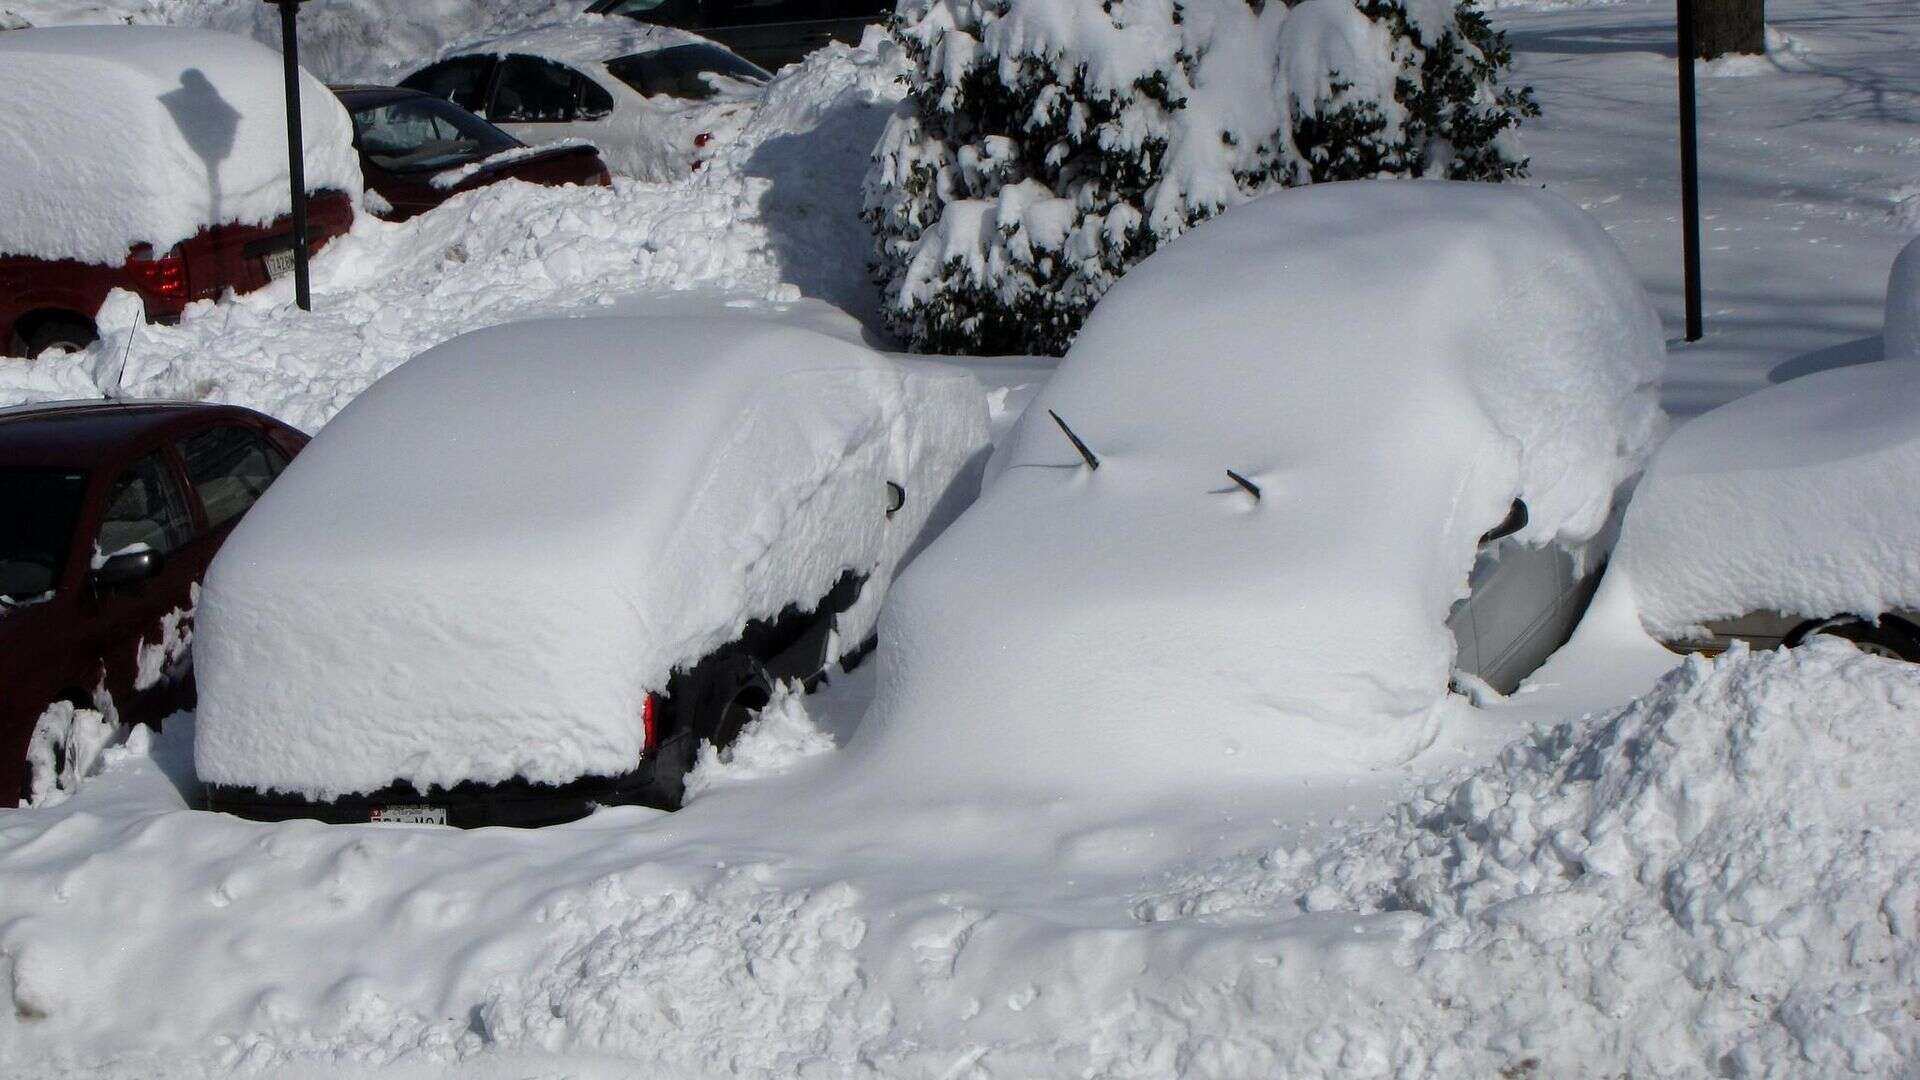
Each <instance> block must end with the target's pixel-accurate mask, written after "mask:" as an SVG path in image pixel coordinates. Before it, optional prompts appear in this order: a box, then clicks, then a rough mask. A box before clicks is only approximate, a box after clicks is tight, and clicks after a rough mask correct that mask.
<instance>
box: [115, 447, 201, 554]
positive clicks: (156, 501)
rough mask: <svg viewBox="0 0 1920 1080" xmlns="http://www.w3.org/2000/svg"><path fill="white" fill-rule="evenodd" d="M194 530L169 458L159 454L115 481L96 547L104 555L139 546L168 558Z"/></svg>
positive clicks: (122, 474)
mask: <svg viewBox="0 0 1920 1080" xmlns="http://www.w3.org/2000/svg"><path fill="white" fill-rule="evenodd" d="M192 531H193V526H192V519H191V518H190V517H188V515H187V499H186V496H185V495H184V494H182V493H181V491H180V485H179V484H178V483H176V482H175V481H174V478H173V470H172V469H169V468H168V467H167V459H166V457H165V456H164V455H162V454H160V453H159V452H157V451H156V452H154V453H151V454H148V455H147V456H146V457H143V458H141V459H140V460H139V461H137V462H135V463H134V464H133V467H132V468H129V469H128V470H127V471H126V472H124V473H121V474H120V476H119V477H117V478H116V479H115V480H114V481H113V486H112V487H111V488H109V489H108V490H107V507H106V510H105V511H104V512H102V513H101V515H100V531H99V532H98V533H96V534H95V535H94V540H93V544H94V547H95V548H96V549H97V550H98V552H99V554H100V555H102V556H106V555H114V554H118V553H119V552H122V551H125V550H127V549H128V548H131V547H135V546H136V545H139V544H144V545H146V546H147V547H148V548H150V549H151V550H153V551H157V552H159V553H160V554H162V555H165V554H166V553H167V552H170V551H172V550H173V549H174V548H177V547H179V546H180V545H181V544H183V543H185V542H186V540H187V537H188V536H189V535H191V534H192Z"/></svg>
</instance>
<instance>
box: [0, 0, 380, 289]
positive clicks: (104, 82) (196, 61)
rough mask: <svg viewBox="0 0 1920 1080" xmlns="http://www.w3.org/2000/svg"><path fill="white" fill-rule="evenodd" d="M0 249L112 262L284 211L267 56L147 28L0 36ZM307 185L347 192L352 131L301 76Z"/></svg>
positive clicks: (282, 144) (282, 166)
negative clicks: (1, 154)
mask: <svg viewBox="0 0 1920 1080" xmlns="http://www.w3.org/2000/svg"><path fill="white" fill-rule="evenodd" d="M0 71H4V72H5V73H6V77H5V79H0V146H5V147H7V148H8V150H7V152H6V160H5V162H4V163H0V254H13V255H34V256H38V257H40V258H45V259H78V260H80V261H82V262H91V263H108V264H112V265H116V266H117V265H119V264H120V262H121V261H122V260H124V259H125V258H126V257H127V250H128V248H130V247H132V246H133V245H135V244H140V243H146V244H151V245H152V246H153V248H154V250H155V251H165V250H166V249H168V248H170V247H172V246H173V245H174V244H176V243H178V242H180V241H182V240H185V239H188V238H189V237H191V236H193V235H194V234H195V233H197V232H199V231H200V230H201V229H203V228H205V227H207V226H209V225H220V224H226V223H229V222H238V223H241V224H247V225H261V224H266V223H267V222H270V221H272V220H273V219H275V218H277V217H279V216H280V215H282V214H285V213H288V212H290V211H291V210H292V198H291V194H290V192H289V189H288V184H287V113H286V106H285V104H284V99H283V96H282V91H281V86H282V80H283V78H284V76H283V74H282V67H281V60H280V55H279V54H278V53H276V52H274V51H273V50H272V49H269V48H267V47H266V46H264V45H261V44H259V43H257V42H254V41H249V40H247V39H246V38H242V37H236V36H234V35H231V34H222V33H217V32H214V31H211V30H185V29H178V28H173V27H158V26H117V27H108V26H76V27H55V28H51V29H44V30H19V31H11V32H8V33H5V34H0ZM300 117H301V134H302V144H303V145H304V146H305V148H306V179H307V186H308V188H309V189H310V190H313V191H322V190H329V189H330V190H335V191H343V192H346V193H348V194H349V195H352V196H353V197H355V198H356V199H357V198H358V197H359V195H360V183H361V181H360V158H359V156H358V155H357V154H355V153H354V150H353V124H352V121H351V120H349V119H348V117H347V113H346V110H345V109H343V108H342V107H341V106H340V102H339V101H337V100H335V98H334V96H333V95H332V94H330V93H328V92H327V88H326V87H325V86H323V85H321V83H320V82H319V81H318V80H316V79H314V78H313V77H312V76H311V75H308V74H306V73H305V72H302V73H301V90H300Z"/></svg>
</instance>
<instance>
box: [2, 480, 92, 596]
mask: <svg viewBox="0 0 1920 1080" xmlns="http://www.w3.org/2000/svg"><path fill="white" fill-rule="evenodd" d="M86 487H87V475H86V474H85V473H82V472H73V471H70V470H66V469H0V506H3V507H5V508H6V512H5V513H0V602H5V603H13V604H24V603H27V602H28V601H31V600H35V599H38V598H39V597H41V596H44V595H46V594H47V593H50V592H52V591H53V587H54V585H55V584H56V583H57V582H59V580H60V572H61V571H62V570H64V569H65V568H66V561H67V552H68V551H69V550H70V549H71V548H72V547H73V525H74V520H75V518H77V517H78V516H79V514H80V499H81V496H82V495H83V494H84V493H85V492H86Z"/></svg>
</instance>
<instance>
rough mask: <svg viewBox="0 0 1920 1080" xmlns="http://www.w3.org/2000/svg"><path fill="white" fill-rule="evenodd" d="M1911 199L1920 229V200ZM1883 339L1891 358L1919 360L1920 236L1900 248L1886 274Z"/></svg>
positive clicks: (1887, 356) (1916, 223)
mask: <svg viewBox="0 0 1920 1080" xmlns="http://www.w3.org/2000/svg"><path fill="white" fill-rule="evenodd" d="M1911 201H1912V203H1913V206H1912V209H1913V210H1914V211H1915V212H1916V216H1915V220H1914V221H1913V222H1912V224H1913V225H1914V226H1915V227H1916V228H1920V199H1914V200H1911ZM1902 205H1905V204H1902ZM1881 341H1882V342H1883V348H1884V350H1885V354H1886V358H1887V359H1889V360H1911V359H1920V238H1917V239H1914V240H1912V241H1910V242H1909V243H1908V244H1907V246H1906V247H1904V248H1901V249H1900V254H1899V256H1898V257H1897V258H1895V259H1894V260H1893V272H1892V273H1890V274H1888V275H1887V326H1886V330H1885V332H1884V333H1883V334H1882V336H1881Z"/></svg>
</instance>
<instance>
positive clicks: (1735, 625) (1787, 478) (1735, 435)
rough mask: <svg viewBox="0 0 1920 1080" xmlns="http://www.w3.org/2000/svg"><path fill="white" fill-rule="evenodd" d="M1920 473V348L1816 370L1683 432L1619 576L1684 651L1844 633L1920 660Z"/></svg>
mask: <svg viewBox="0 0 1920 1080" xmlns="http://www.w3.org/2000/svg"><path fill="white" fill-rule="evenodd" d="M1916 477H1920V368H1917V367H1916V366H1915V364H1914V361H1913V359H1912V358H1910V357H1909V358H1903V359H1898V360H1886V361H1881V362H1879V363H1872V364H1862V365H1858V366H1854V367H1843V368H1836V369H1833V370H1830V371H1822V372H1817V373H1815V374H1811V375H1805V376H1802V377H1800V378H1798V379H1794V380H1792V381H1790V382H1786V383H1782V384H1780V385H1778V386H1772V387H1768V388H1766V389H1764V390H1761V391H1758V392H1756V393H1753V394H1750V395H1748V396H1746V397H1743V398H1738V399H1736V400H1734V401H1732V402H1729V403H1728V404H1726V405H1722V406H1721V407H1719V408H1717V409H1714V410H1713V411H1712V412H1709V413H1706V414H1704V415H1702V416H1699V417H1696V418H1694V419H1693V420H1691V421H1689V422H1687V423H1686V424H1684V425H1682V426H1681V427H1680V428H1679V429H1678V430H1676V431H1675V432H1674V433H1673V436H1672V438H1670V439H1668V440H1667V442H1666V443H1665V444H1664V445H1663V446H1662V447H1661V448H1660V451H1659V453H1658V454H1656V455H1654V459H1653V461H1652V463H1651V464H1649V466H1648V467H1647V473H1646V477H1645V478H1644V479H1643V480H1642V481H1641V482H1640V485H1639V487H1638V488H1637V489H1636V491H1635V493H1634V497H1633V504H1632V505H1631V506H1629V507H1628V508H1627V515H1626V520H1625V522H1624V523H1623V524H1622V527H1621V534H1620V544H1619V548H1618V551H1617V558H1616V559H1615V561H1614V566H1613V569H1612V570H1611V571H1609V573H1610V574H1612V575H1616V576H1617V577H1618V579H1619V581H1618V584H1619V585H1621V586H1622V587H1624V588H1626V589H1627V590H1628V592H1629V593H1630V595H1631V597H1632V600H1633V606H1634V608H1635V609H1636V610H1637V611H1638V613H1639V616H1640V621H1641V623H1642V625H1643V626H1644V627H1645V629H1646V630H1648V631H1649V632H1650V633H1652V634H1653V635H1654V636H1655V637H1656V638H1658V639H1659V640H1660V641H1661V642H1662V643H1664V644H1666V645H1667V646H1668V647H1669V648H1672V649H1675V650H1676V651H1682V652H1688V651H1696V650H1697V651H1704V652H1709V653H1714V652H1719V651H1721V650H1723V649H1725V648H1726V647H1727V646H1728V645H1730V644H1731V643H1732V642H1734V641H1744V642H1746V643H1747V644H1749V645H1751V646H1753V647H1756V648H1772V647H1774V646H1778V645H1789V646H1791V645H1796V644H1799V643H1800V642H1802V641H1804V640H1806V639H1807V638H1808V637H1811V636H1814V635H1830V636H1834V637H1842V638H1847V639H1849V640H1851V641H1853V642H1855V643H1856V644H1858V645H1859V646H1861V647H1862V648H1864V649H1867V650H1869V651H1873V652H1877V653H1880V654H1882V655H1887V656H1895V657H1899V658H1901V659H1905V660H1914V661H1920V543H1916V542H1915V539H1914V537H1915V534H1916V523H1920V479H1916ZM1610 584H1611V583H1610Z"/></svg>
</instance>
